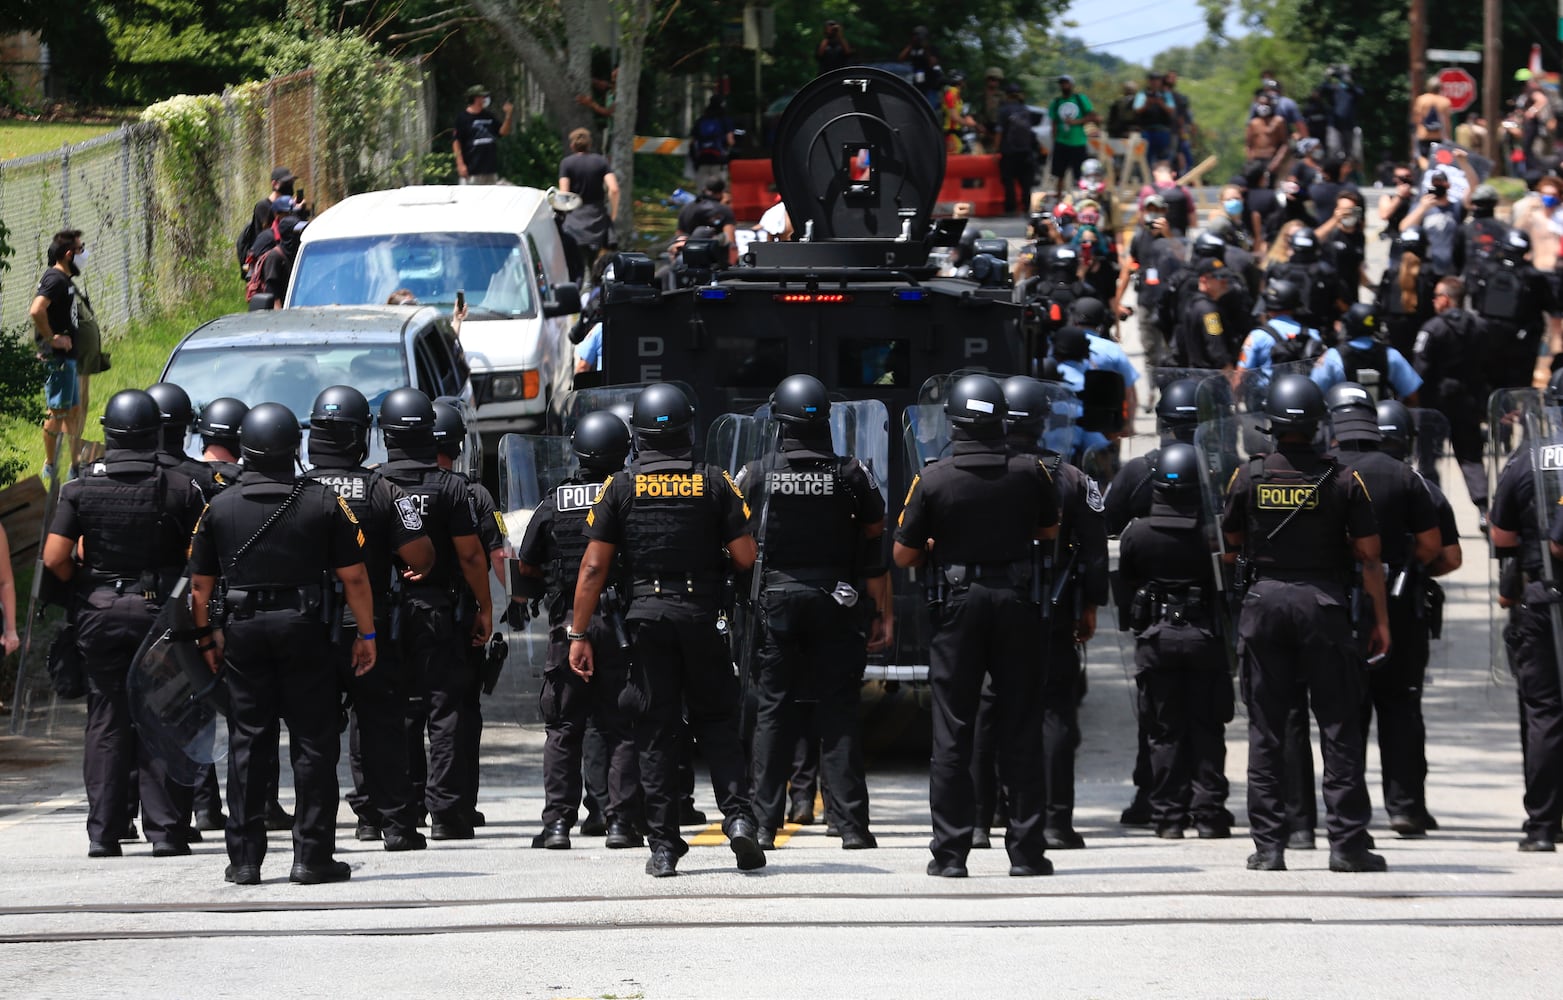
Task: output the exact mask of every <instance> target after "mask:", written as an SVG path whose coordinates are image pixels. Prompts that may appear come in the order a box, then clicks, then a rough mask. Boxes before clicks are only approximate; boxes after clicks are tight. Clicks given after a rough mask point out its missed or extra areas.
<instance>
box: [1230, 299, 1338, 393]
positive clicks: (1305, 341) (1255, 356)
mask: <svg viewBox="0 0 1563 1000" xmlns="http://www.w3.org/2000/svg"><path fill="white" fill-rule="evenodd" d="M1264 298H1265V316H1266V319H1265V321H1264V322H1263V323H1261V324H1260V325H1259V326H1257V327H1255V328H1254V329H1253V330H1250V331H1249V333H1248V336H1247V337H1245V338H1244V339H1243V349H1242V351H1241V352H1240V353H1239V354H1238V357H1237V370H1238V372H1240V373H1241V372H1250V371H1251V372H1255V373H1256V374H1255V376H1254V380H1253V382H1252V383H1251V385H1252V387H1253V388H1254V389H1255V390H1257V391H1259V392H1261V393H1262V392H1263V391H1264V390H1265V389H1266V388H1268V386H1269V385H1270V374H1271V372H1272V370H1273V369H1274V367H1275V366H1276V365H1277V364H1283V363H1288V362H1295V361H1309V360H1314V359H1317V358H1318V357H1319V356H1320V355H1322V354H1323V353H1324V341H1323V340H1322V339H1320V337H1319V331H1317V330H1313V329H1309V328H1308V327H1306V326H1304V325H1303V324H1302V322H1301V321H1300V320H1298V319H1296V318H1295V317H1294V316H1293V315H1292V314H1293V313H1294V312H1295V311H1296V310H1297V309H1298V308H1299V307H1300V306H1301V305H1302V291H1301V289H1299V288H1298V287H1297V285H1296V284H1294V283H1293V282H1290V281H1285V280H1282V279H1280V278H1272V279H1271V280H1270V281H1269V282H1267V283H1266V285H1265V295H1264Z"/></svg>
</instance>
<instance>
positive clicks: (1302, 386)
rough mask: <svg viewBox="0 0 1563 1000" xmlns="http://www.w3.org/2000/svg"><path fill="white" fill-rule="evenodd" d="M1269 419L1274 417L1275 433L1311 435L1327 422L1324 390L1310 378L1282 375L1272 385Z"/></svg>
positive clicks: (1266, 408)
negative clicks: (1325, 420)
mask: <svg viewBox="0 0 1563 1000" xmlns="http://www.w3.org/2000/svg"><path fill="white" fill-rule="evenodd" d="M1265 416H1267V417H1269V418H1270V432H1271V433H1272V434H1275V435H1277V436H1279V435H1281V434H1306V435H1310V436H1311V435H1312V434H1313V432H1314V431H1315V430H1316V429H1317V428H1318V426H1319V422H1320V421H1321V420H1323V419H1324V391H1323V390H1322V389H1320V388H1319V386H1318V384H1317V383H1315V382H1314V380H1313V379H1311V378H1309V377H1308V376H1306V375H1298V374H1296V373H1288V374H1285V375H1278V376H1276V379H1275V381H1274V382H1271V383H1270V397H1269V398H1268V399H1266V400H1265Z"/></svg>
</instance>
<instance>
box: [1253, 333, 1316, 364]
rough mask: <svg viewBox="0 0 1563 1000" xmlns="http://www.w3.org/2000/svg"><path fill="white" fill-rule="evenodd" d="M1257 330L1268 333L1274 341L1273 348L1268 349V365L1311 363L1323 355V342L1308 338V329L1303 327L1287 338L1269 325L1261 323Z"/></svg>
mask: <svg viewBox="0 0 1563 1000" xmlns="http://www.w3.org/2000/svg"><path fill="white" fill-rule="evenodd" d="M1259 329H1261V330H1263V331H1264V332H1265V333H1268V334H1269V335H1270V337H1271V339H1273V340H1274V341H1275V346H1274V347H1272V348H1270V363H1271V364H1272V365H1284V364H1290V363H1291V362H1293V361H1313V360H1316V359H1318V358H1319V357H1320V356H1322V355H1323V354H1324V342H1323V341H1321V340H1320V339H1319V338H1317V337H1310V336H1308V328H1307V327H1303V328H1302V329H1300V330H1298V331H1297V336H1295V337H1290V338H1289V337H1287V336H1286V334H1284V333H1282V332H1281V331H1280V330H1277V329H1276V328H1275V327H1273V326H1271V325H1270V324H1269V323H1262V324H1260V326H1259Z"/></svg>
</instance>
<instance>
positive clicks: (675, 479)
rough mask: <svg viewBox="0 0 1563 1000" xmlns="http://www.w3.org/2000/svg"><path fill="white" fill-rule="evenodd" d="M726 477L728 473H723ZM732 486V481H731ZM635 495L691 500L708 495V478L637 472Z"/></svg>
mask: <svg viewBox="0 0 1563 1000" xmlns="http://www.w3.org/2000/svg"><path fill="white" fill-rule="evenodd" d="M723 475H724V476H725V475H726V473H723ZM728 483H729V484H731V483H732V480H731V479H729V480H728ZM733 492H734V493H738V487H736V486H734V487H733ZM635 495H636V496H637V497H647V498H650V499H653V500H656V499H667V498H673V499H691V498H694V497H703V496H705V495H706V477H705V476H703V475H701V474H700V473H698V472H696V473H694V474H693V475H685V474H684V473H681V472H667V473H648V472H637V473H636V474H635ZM738 499H740V500H742V499H743V494H742V493H738Z"/></svg>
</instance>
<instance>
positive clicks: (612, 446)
mask: <svg viewBox="0 0 1563 1000" xmlns="http://www.w3.org/2000/svg"><path fill="white" fill-rule="evenodd" d="M570 444H571V446H572V447H573V448H574V449H575V456H576V458H577V459H578V460H579V462H580V467H581V471H580V474H579V475H576V476H573V477H571V478H570V479H567V480H565V481H564V482H562V483H560V484H558V485H557V486H554V487H553V488H552V490H551V491H550V492H549V493H548V494H547V495H546V496H544V497H543V502H542V503H541V504H539V505H538V507H537V510H536V511H535V512H534V513H533V514H532V518H531V520H530V521H528V522H527V526H526V534H525V536H524V537H522V539H521V546H520V548H519V549H518V550H517V551H516V556H517V559H518V562H517V564H516V568H517V575H516V576H515V577H514V581H515V587H514V590H515V595H516V597H517V598H519V599H520V600H522V601H536V600H540V599H543V598H545V597H546V598H547V599H548V667H547V670H546V671H545V672H544V674H543V692H542V707H543V722H544V724H545V725H546V726H547V729H548V737H547V742H545V743H544V744H543V794H544V797H545V802H544V804H543V832H542V833H541V834H539V835H538V837H537V839H536V840H534V841H533V842H532V846H534V847H544V848H548V849H550V850H565V849H568V848H569V847H570V829H571V828H572V827H573V826H575V821H576V819H577V818H578V817H579V814H580V807H581V783H582V778H581V766H582V763H583V753H584V745H585V738H586V730H587V724H588V722H594V723H595V727H596V731H597V733H598V734H599V735H600V738H601V739H602V740H603V741H604V743H605V744H606V748H605V751H604V752H605V755H606V757H607V759H608V768H607V771H608V780H607V795H606V796H605V799H604V801H603V803H602V806H603V810H602V811H603V821H604V823H605V824H606V828H605V830H604V831H600V832H599V835H600V834H601V833H606V836H607V839H606V846H608V847H609V848H613V849H623V848H627V847H640V846H641V845H642V844H643V843H644V841H643V840H642V839H641V836H640V834H639V833H637V832H636V831H635V825H636V821H637V819H638V816H637V813H638V805H637V803H636V799H637V796H638V794H639V785H640V766H639V762H638V761H637V760H636V757H635V738H634V731H633V728H632V727H633V722H632V720H631V719H630V718H629V716H628V715H627V714H626V713H625V711H624V710H623V709H622V708H621V707H620V704H619V699H620V696H621V695H622V693H623V691H624V684H625V681H626V679H627V677H628V675H629V651H628V650H627V649H623V648H622V647H621V646H620V645H619V641H618V640H619V638H620V637H619V635H618V634H617V631H618V630H621V629H623V628H624V624H623V620H622V616H623V612H624V609H623V606H622V602H623V596H622V595H623V593H624V587H623V583H624V581H623V580H622V579H619V578H618V575H617V574H613V579H612V581H611V585H612V586H614V587H615V592H614V594H613V595H612V598H611V599H610V603H611V605H612V607H611V609H610V610H611V612H612V614H613V615H616V616H618V620H617V622H616V623H615V622H614V621H610V620H608V619H606V618H605V617H604V615H603V612H602V610H601V609H600V608H598V609H595V610H594V611H593V612H592V616H591V624H590V626H589V627H588V631H589V632H590V633H592V635H593V636H594V637H595V638H596V639H597V640H598V641H595V642H593V644H592V648H593V651H594V653H595V657H594V660H595V670H594V671H593V672H592V676H591V678H590V679H587V678H583V677H581V676H579V675H577V674H576V673H575V672H574V671H572V670H571V669H570V661H569V657H570V644H569V642H568V641H567V640H566V639H565V631H566V629H567V628H568V627H569V626H570V624H571V622H572V610H573V604H574V601H575V580H576V577H577V576H578V575H579V573H580V567H581V557H582V556H583V555H585V554H586V545H587V538H586V534H585V529H586V515H587V513H588V512H590V511H591V509H592V504H593V502H595V501H596V499H597V494H598V492H599V491H600V490H601V489H602V484H603V483H604V482H606V481H607V480H608V477H609V476H612V475H614V474H622V473H623V471H624V461H625V459H626V458H628V456H629V453H630V444H631V442H630V430H629V428H628V427H627V426H625V423H624V421H623V420H620V419H619V418H618V417H617V416H615V415H614V414H613V413H611V412H609V411H607V410H598V411H596V412H594V413H588V414H587V415H586V416H585V417H583V418H582V419H581V422H580V423H579V424H578V425H576V428H575V433H574V434H572V435H571V437H570ZM582 832H583V833H584V832H585V831H584V830H583V831H582Z"/></svg>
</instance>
